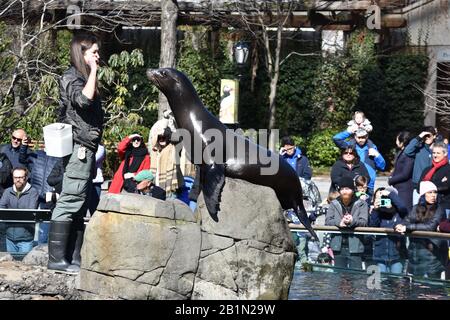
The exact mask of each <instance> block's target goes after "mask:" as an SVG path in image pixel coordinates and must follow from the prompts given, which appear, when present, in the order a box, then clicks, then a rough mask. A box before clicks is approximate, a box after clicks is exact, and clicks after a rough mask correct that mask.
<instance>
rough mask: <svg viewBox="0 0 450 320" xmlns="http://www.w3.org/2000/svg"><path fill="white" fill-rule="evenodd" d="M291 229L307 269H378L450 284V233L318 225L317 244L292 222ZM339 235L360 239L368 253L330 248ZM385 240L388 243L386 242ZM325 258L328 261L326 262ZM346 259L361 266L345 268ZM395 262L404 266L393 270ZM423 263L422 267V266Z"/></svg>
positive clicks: (415, 278)
mask: <svg viewBox="0 0 450 320" xmlns="http://www.w3.org/2000/svg"><path fill="white" fill-rule="evenodd" d="M289 228H290V230H291V232H292V234H293V238H294V241H295V245H296V247H297V252H298V262H300V263H299V264H298V266H301V267H303V268H304V269H306V270H309V269H311V268H312V269H311V270H320V269H323V268H325V269H326V270H330V268H331V269H333V270H335V272H339V271H343V270H348V271H360V272H361V271H362V272H368V271H367V270H369V271H370V270H375V272H376V270H378V272H379V273H380V274H386V275H388V276H391V275H392V276H400V277H402V276H403V277H405V276H406V277H408V278H410V279H411V281H418V282H421V281H440V282H442V283H445V285H446V286H448V285H449V284H450V277H449V276H450V264H449V258H450V251H449V244H450V233H442V232H430V231H412V232H406V233H404V234H400V233H398V232H395V231H394V230H393V229H388V228H373V227H356V228H353V229H347V228H338V227H335V226H322V225H314V226H313V229H314V230H315V231H316V233H317V234H318V237H319V240H320V241H319V242H317V241H314V240H313V238H312V237H310V236H309V232H308V230H306V229H305V227H303V225H298V224H293V223H290V224H289ZM339 235H342V236H343V237H341V239H343V238H347V239H350V237H352V236H356V237H357V238H358V239H359V240H360V241H361V243H362V244H363V246H364V252H358V253H352V254H349V253H348V250H349V249H346V250H347V252H344V251H341V250H342V247H341V249H340V251H333V249H332V248H331V247H332V245H330V244H331V241H332V239H333V238H334V237H337V236H339ZM346 236H347V237H346ZM352 238H354V237H352ZM337 240H338V239H337ZM341 241H342V240H341ZM348 241H349V240H346V243H348V245H350V244H349V242H348ZM383 241H384V243H382V242H383ZM338 243H339V240H338ZM342 243H343V242H341V244H342ZM387 243H388V244H387ZM327 245H330V246H329V248H330V249H331V250H330V251H331V252H330V251H327V250H325V249H324V248H327ZM336 248H339V246H337V247H336ZM360 249H361V248H360ZM392 250H393V251H392ZM355 251H357V250H355ZM329 253H330V254H329ZM324 255H325V258H327V260H326V261H324V260H323V259H322V258H324ZM344 256H345V257H344ZM336 257H338V259H339V260H340V261H339V263H336V262H337V259H336ZM343 257H344V258H349V260H348V261H350V260H351V259H352V258H354V257H357V259H359V262H358V267H352V266H351V263H350V262H349V263H348V264H346V265H345V266H344V267H343V266H342V265H341V262H342V258H343ZM394 263H400V264H401V266H400V267H399V266H398V265H397V270H396V271H392V270H393V269H394V268H391V267H392V266H393V264H394ZM421 263H422V265H420V264H421ZM380 264H381V266H380ZM316 266H317V267H318V268H315V267H316ZM386 266H387V267H388V268H386ZM310 267H311V268H310ZM308 268H309V269H308ZM325 269H324V270H325ZM399 269H401V270H399ZM381 270H386V271H381ZM436 270H437V271H436Z"/></svg>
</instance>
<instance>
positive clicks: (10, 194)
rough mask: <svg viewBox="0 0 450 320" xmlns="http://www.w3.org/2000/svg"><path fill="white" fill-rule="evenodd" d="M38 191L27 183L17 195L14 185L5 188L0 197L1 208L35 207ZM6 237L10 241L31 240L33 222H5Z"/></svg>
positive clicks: (32, 236)
mask: <svg viewBox="0 0 450 320" xmlns="http://www.w3.org/2000/svg"><path fill="white" fill-rule="evenodd" d="M38 196H39V194H38V192H37V190H36V189H35V188H33V187H32V186H31V185H30V184H29V183H27V184H26V186H25V188H24V190H23V192H22V193H20V195H19V196H17V193H16V187H15V186H12V187H10V188H8V189H6V190H5V192H4V193H3V196H2V198H1V199H0V208H2V209H36V208H37V207H38ZM6 237H7V238H8V239H9V240H11V241H32V240H33V239H34V223H7V224H6Z"/></svg>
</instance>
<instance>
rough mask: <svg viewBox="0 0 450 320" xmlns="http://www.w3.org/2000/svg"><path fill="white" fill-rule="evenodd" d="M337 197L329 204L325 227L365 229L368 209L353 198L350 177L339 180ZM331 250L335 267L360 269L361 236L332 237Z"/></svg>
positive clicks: (353, 191) (353, 189)
mask: <svg viewBox="0 0 450 320" xmlns="http://www.w3.org/2000/svg"><path fill="white" fill-rule="evenodd" d="M338 187H339V197H337V198H336V199H335V200H333V201H332V202H331V203H330V207H329V208H328V211H327V215H326V217H325V225H327V226H336V227H339V228H342V229H354V228H355V227H366V226H367V223H368V220H369V207H368V205H367V203H366V201H364V200H360V199H358V198H356V197H355V195H354V193H355V184H354V181H353V179H352V178H351V177H348V176H344V177H342V178H341V179H340V181H339V184H338ZM330 246H331V249H332V250H333V253H334V257H335V266H336V267H341V268H352V269H362V255H363V253H364V244H363V242H362V240H361V236H358V235H349V234H342V235H341V234H337V235H332V239H331V245H330Z"/></svg>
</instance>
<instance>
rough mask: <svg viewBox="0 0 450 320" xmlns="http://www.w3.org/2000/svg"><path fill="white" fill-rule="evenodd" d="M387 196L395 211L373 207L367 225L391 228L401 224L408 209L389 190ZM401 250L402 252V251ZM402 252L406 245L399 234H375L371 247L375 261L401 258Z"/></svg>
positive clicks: (384, 261)
mask: <svg viewBox="0 0 450 320" xmlns="http://www.w3.org/2000/svg"><path fill="white" fill-rule="evenodd" d="M389 198H390V199H391V201H392V204H393V207H394V208H395V209H396V210H395V212H388V211H383V210H382V209H380V208H379V209H374V210H372V212H371V213H370V215H369V227H378V228H388V229H393V228H394V227H395V226H396V225H397V224H401V223H402V222H403V219H404V218H405V217H406V216H407V215H408V209H407V208H406V206H405V205H404V204H403V201H402V199H401V198H400V197H399V196H398V195H397V194H395V193H394V192H391V193H390V194H389ZM402 251H403V252H402ZM402 253H403V254H405V253H406V247H405V242H404V239H403V237H401V236H391V235H389V236H376V237H375V242H374V248H373V259H374V260H375V261H377V262H382V263H388V262H393V261H398V260H400V259H402V258H403V257H402Z"/></svg>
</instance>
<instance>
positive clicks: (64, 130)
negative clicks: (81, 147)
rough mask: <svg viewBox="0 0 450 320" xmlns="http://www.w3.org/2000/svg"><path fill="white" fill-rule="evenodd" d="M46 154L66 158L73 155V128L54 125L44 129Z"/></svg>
mask: <svg viewBox="0 0 450 320" xmlns="http://www.w3.org/2000/svg"><path fill="white" fill-rule="evenodd" d="M44 142H45V152H46V153H47V155H49V156H52V157H64V156H67V155H69V154H71V153H72V151H73V141H72V126H71V125H70V124H66V123H52V124H49V125H48V126H45V127H44Z"/></svg>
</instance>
